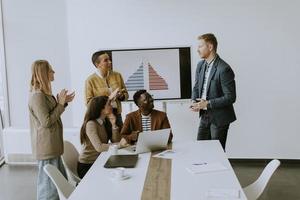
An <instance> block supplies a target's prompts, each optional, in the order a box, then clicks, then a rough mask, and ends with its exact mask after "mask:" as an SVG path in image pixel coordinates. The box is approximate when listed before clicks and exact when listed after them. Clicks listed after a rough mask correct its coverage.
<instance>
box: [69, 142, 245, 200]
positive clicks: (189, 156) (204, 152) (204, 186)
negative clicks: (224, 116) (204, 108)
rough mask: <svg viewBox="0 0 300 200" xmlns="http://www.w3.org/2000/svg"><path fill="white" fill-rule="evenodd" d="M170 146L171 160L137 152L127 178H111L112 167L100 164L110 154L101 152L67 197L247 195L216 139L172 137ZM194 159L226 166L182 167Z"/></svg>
mask: <svg viewBox="0 0 300 200" xmlns="http://www.w3.org/2000/svg"><path fill="white" fill-rule="evenodd" d="M172 149H173V150H174V151H175V154H176V156H175V157H174V158H173V159H172V160H169V159H162V158H154V157H152V155H153V154H154V153H152V155H151V153H144V154H139V159H138V162H137V165H136V167H135V168H132V169H126V174H128V175H129V176H130V178H129V179H127V180H121V181H117V180H114V179H112V178H111V173H112V172H113V170H114V169H106V168H104V167H103V165H104V164H105V162H106V160H107V159H108V157H109V156H110V155H109V154H108V153H102V154H101V155H100V156H99V157H98V158H97V160H96V161H95V163H94V165H93V166H92V167H91V169H90V170H89V171H88V173H87V174H86V175H85V177H84V178H83V179H82V181H81V182H80V183H79V185H78V186H77V187H76V189H75V190H74V191H73V193H72V194H71V196H70V198H69V199H70V200H96V199H97V200H98V199H117V200H124V199H130V200H138V199H151V200H153V199H172V200H183V199H189V200H192V199H197V200H202V199H203V200H205V199H207V200H208V199H209V200H217V199H219V200H220V199H222V200H226V199H230V200H234V199H247V198H246V196H245V194H244V192H243V190H242V188H241V185H240V183H239V181H238V179H237V177H236V175H235V173H234V171H233V169H232V167H231V165H230V163H229V161H228V159H227V157H226V154H225V153H224V152H223V149H222V147H221V144H220V143H219V141H214V140H208V141H189V142H179V141H178V142H176V141H175V142H173V144H172ZM119 153H120V154H124V151H122V150H119ZM195 162H205V163H220V164H222V165H223V166H225V167H226V168H227V169H226V170H222V171H214V172H205V173H199V174H193V173H191V172H189V171H188V170H187V169H186V168H187V167H188V166H190V164H192V163H195ZM211 190H215V191H216V190H218V191H220V190H234V191H237V190H238V191H239V193H240V197H239V198H224V197H219V198H217V197H215V198H213V197H211V196H207V193H208V191H211Z"/></svg>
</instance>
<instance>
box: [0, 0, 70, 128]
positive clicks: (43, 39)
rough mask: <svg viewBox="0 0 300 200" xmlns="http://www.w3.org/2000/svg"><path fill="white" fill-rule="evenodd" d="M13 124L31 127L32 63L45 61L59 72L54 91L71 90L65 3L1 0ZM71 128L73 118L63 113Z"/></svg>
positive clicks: (18, 126)
mask: <svg viewBox="0 0 300 200" xmlns="http://www.w3.org/2000/svg"><path fill="white" fill-rule="evenodd" d="M2 7H3V8H2V9H3V20H4V21H3V22H4V23H3V26H4V36H5V52H6V69H7V80H8V92H9V94H8V95H9V96H8V97H9V110H10V120H11V121H10V125H11V126H12V127H16V128H28V126H29V125H28V122H29V119H28V117H29V114H28V106H27V102H28V92H29V81H30V78H31V77H30V74H31V64H32V63H33V62H34V61H35V60H37V59H46V60H48V61H49V62H50V64H51V65H52V66H53V68H54V70H55V71H56V74H55V79H56V80H55V81H54V83H53V91H54V92H55V93H54V94H56V93H57V92H58V91H59V90H60V89H61V88H70V67H69V55H68V40H67V28H66V5H65V2H64V1H60V0H52V1H39V0H26V1H18V0H2ZM64 124H65V125H66V126H71V124H72V115H71V112H70V111H69V112H68V111H67V112H66V113H64Z"/></svg>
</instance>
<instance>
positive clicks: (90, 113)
mask: <svg viewBox="0 0 300 200" xmlns="http://www.w3.org/2000/svg"><path fill="white" fill-rule="evenodd" d="M111 99H112V98H111V97H107V96H98V97H94V98H92V99H91V100H90V102H89V103H88V107H87V111H86V113H85V116H84V122H83V124H82V126H81V130H80V142H81V144H82V151H81V153H80V155H79V160H78V167H77V172H78V175H79V177H80V178H83V177H84V175H85V174H86V173H87V171H88V170H89V169H90V167H91V166H92V165H93V163H94V162H95V160H96V159H97V157H98V156H99V155H100V153H101V152H103V151H107V150H108V149H109V146H110V144H112V143H116V142H119V141H120V139H121V136H120V130H119V127H118V126H117V125H116V116H115V115H114V114H113V111H112V106H111ZM108 122H110V123H108ZM107 124H111V125H110V126H111V127H110V128H111V129H112V131H111V132H110V131H108V130H107ZM109 133H111V134H109ZM109 140H110V141H111V142H112V143H110V144H109Z"/></svg>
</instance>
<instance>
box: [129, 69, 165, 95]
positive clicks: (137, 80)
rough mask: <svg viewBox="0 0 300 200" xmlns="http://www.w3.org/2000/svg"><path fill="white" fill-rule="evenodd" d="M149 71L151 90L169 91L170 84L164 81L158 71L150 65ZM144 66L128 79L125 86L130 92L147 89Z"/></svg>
mask: <svg viewBox="0 0 300 200" xmlns="http://www.w3.org/2000/svg"><path fill="white" fill-rule="evenodd" d="M148 69H149V71H148V72H149V73H148V75H149V89H150V90H168V84H167V82H166V81H165V79H163V78H162V77H161V76H160V75H159V74H158V73H157V71H155V69H154V68H153V67H152V66H151V64H150V63H148ZM144 73H145V71H144V65H143V63H142V64H141V65H140V66H139V68H138V69H137V70H136V71H135V72H134V73H133V74H132V75H131V76H130V77H129V78H128V80H127V81H126V83H125V85H126V88H127V90H128V91H137V90H141V89H145V80H144Z"/></svg>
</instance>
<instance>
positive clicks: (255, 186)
mask: <svg viewBox="0 0 300 200" xmlns="http://www.w3.org/2000/svg"><path fill="white" fill-rule="evenodd" d="M279 165H280V161H279V160H272V161H271V162H269V163H268V165H267V166H266V167H265V169H264V170H263V172H262V173H261V175H260V176H259V178H258V179H257V180H256V181H255V182H253V183H252V184H250V185H248V186H247V187H245V188H244V189H243V190H244V192H245V194H246V196H247V198H248V200H255V199H258V197H259V196H260V195H261V194H262V193H263V191H264V189H265V188H266V186H267V184H268V182H269V180H270V178H271V176H272V175H273V173H274V172H275V170H276V169H277V168H278V167H279Z"/></svg>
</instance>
